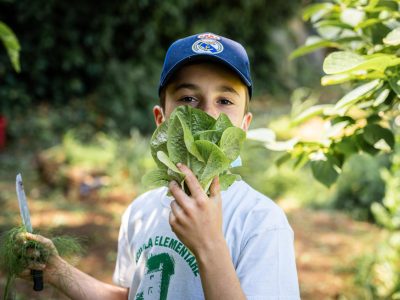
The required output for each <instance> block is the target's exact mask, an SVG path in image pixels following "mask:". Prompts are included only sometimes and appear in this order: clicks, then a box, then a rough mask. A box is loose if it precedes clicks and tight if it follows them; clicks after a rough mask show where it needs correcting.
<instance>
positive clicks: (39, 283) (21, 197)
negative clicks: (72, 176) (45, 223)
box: [15, 174, 43, 291]
mask: <svg viewBox="0 0 400 300" xmlns="http://www.w3.org/2000/svg"><path fill="white" fill-rule="evenodd" d="M15 185H16V189H17V196H18V203H19V211H20V213H21V217H22V222H23V223H24V226H25V228H26V231H27V232H30V233H32V232H33V229H32V224H31V216H30V214H29V209H28V203H27V202H26V196H25V191H24V185H23V184H22V177H21V174H18V175H17V179H16V183H15ZM31 275H32V279H33V290H34V291H41V290H43V271H41V270H31Z"/></svg>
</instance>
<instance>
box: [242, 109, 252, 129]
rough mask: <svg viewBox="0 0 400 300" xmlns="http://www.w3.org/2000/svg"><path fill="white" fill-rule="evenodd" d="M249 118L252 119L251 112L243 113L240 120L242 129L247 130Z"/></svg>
mask: <svg viewBox="0 0 400 300" xmlns="http://www.w3.org/2000/svg"><path fill="white" fill-rule="evenodd" d="M251 120H253V114H252V113H251V112H248V113H246V114H245V115H244V117H243V120H242V125H241V126H240V127H241V128H242V129H243V130H244V131H247V130H249V127H250V124H251Z"/></svg>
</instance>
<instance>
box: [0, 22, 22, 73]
mask: <svg viewBox="0 0 400 300" xmlns="http://www.w3.org/2000/svg"><path fill="white" fill-rule="evenodd" d="M0 40H1V41H2V42H3V44H4V46H5V47H6V50H7V53H8V56H9V58H10V60H11V64H12V66H13V67H14V70H15V71H16V72H20V70H21V66H20V63H19V52H20V50H21V46H20V45H19V42H18V39H17V37H16V36H15V34H14V32H13V31H12V30H11V29H10V27H8V26H7V25H6V24H4V23H3V22H1V21H0Z"/></svg>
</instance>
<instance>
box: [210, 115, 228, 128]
mask: <svg viewBox="0 0 400 300" xmlns="http://www.w3.org/2000/svg"><path fill="white" fill-rule="evenodd" d="M229 127H233V124H232V122H231V120H229V118H228V116H227V115H226V114H220V115H219V116H218V119H217V121H215V124H214V126H213V128H212V129H214V130H218V131H224V130H225V129H227V128H229Z"/></svg>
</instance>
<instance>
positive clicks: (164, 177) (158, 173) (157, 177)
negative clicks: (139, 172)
mask: <svg viewBox="0 0 400 300" xmlns="http://www.w3.org/2000/svg"><path fill="white" fill-rule="evenodd" d="M169 181H170V178H169V176H168V173H167V171H166V170H165V169H155V170H152V171H150V172H149V173H147V174H145V175H144V176H143V178H142V183H143V184H144V185H145V186H147V187H149V188H157V187H161V186H166V185H168V183H169Z"/></svg>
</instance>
